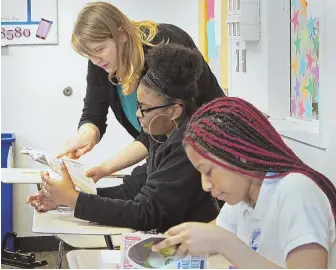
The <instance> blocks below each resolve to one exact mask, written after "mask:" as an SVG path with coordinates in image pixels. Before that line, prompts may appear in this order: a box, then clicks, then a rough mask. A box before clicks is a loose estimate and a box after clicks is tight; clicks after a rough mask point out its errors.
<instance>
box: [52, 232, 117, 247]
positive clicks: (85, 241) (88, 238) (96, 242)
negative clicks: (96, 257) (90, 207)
mask: <svg viewBox="0 0 336 270" xmlns="http://www.w3.org/2000/svg"><path fill="white" fill-rule="evenodd" d="M55 237H56V238H57V239H59V240H61V241H63V242H64V243H66V244H68V245H69V246H71V247H74V248H80V249H98V248H99V249H103V248H107V245H106V241H105V238H104V237H103V236H102V235H73V234H56V235H55ZM111 238H112V243H113V246H114V247H120V244H121V235H112V236H111Z"/></svg>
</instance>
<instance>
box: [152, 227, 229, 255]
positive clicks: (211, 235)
mask: <svg viewBox="0 0 336 270" xmlns="http://www.w3.org/2000/svg"><path fill="white" fill-rule="evenodd" d="M226 233H227V231H226V230H224V229H222V228H220V227H218V226H215V225H213V224H209V223H196V222H188V223H183V224H180V225H178V226H175V227H172V228H171V229H169V230H168V231H167V232H166V235H167V236H168V237H167V239H165V240H163V241H162V242H160V243H158V244H156V245H154V246H153V248H152V250H153V251H154V252H157V251H159V250H160V249H163V248H166V247H169V246H174V245H179V247H178V249H177V251H176V255H178V256H183V255H185V254H187V253H189V254H191V255H196V256H198V255H207V254H211V253H219V252H220V245H221V244H222V239H223V238H225V235H226Z"/></svg>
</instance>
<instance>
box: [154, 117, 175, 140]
mask: <svg viewBox="0 0 336 270" xmlns="http://www.w3.org/2000/svg"><path fill="white" fill-rule="evenodd" d="M162 115H164V116H167V117H169V115H167V114H158V115H156V116H155V117H153V119H152V120H151V121H150V122H149V125H148V134H149V135H150V136H151V137H152V139H153V140H154V141H155V142H157V143H160V144H164V143H165V142H159V141H158V140H156V139H155V138H154V137H153V136H152V134H151V132H150V127H151V124H152V122H153V120H154V119H155V118H156V117H158V116H162ZM173 121H174V124H175V126H176V131H177V130H178V125H177V123H176V121H175V119H173Z"/></svg>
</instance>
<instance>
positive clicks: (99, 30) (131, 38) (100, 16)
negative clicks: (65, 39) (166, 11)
mask: <svg viewBox="0 0 336 270" xmlns="http://www.w3.org/2000/svg"><path fill="white" fill-rule="evenodd" d="M120 28H121V29H122V30H123V31H125V33H126V34H127V36H128V40H127V42H126V43H125V44H124V48H123V53H122V55H121V53H120V48H119V47H118V42H116V46H117V59H116V73H115V74H111V73H110V74H109V80H110V81H111V82H112V81H113V77H114V76H116V78H117V80H118V82H119V83H120V84H122V85H123V93H124V94H125V95H128V94H131V93H132V92H133V91H134V90H135V89H134V87H132V86H134V85H135V84H136V83H138V81H139V79H140V76H141V73H142V71H143V68H144V65H145V56H144V50H143V45H148V46H153V45H152V44H151V41H152V40H153V38H154V37H155V36H156V34H157V33H158V24H157V23H156V22H153V21H138V22H136V21H131V20H129V19H128V18H127V17H126V16H125V15H124V14H123V13H122V12H121V11H120V10H119V9H117V8H116V7H115V6H113V5H112V4H109V3H105V2H92V3H89V4H87V5H86V6H85V7H84V8H83V9H82V11H81V12H80V13H79V15H78V17H77V21H76V23H75V27H74V30H73V33H72V38H71V45H72V47H73V48H74V50H75V51H76V52H77V53H79V54H81V55H83V56H85V57H88V56H91V55H95V54H96V52H94V51H92V50H91V49H90V48H89V46H88V43H89V42H101V41H105V40H107V39H111V38H113V39H116V40H117V39H118V35H119V32H120Z"/></svg>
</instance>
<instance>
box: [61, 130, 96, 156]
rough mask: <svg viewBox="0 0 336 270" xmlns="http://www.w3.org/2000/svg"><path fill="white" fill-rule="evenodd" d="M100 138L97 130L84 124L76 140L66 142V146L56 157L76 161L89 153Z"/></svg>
mask: <svg viewBox="0 0 336 270" xmlns="http://www.w3.org/2000/svg"><path fill="white" fill-rule="evenodd" d="M99 137H100V133H99V130H98V128H97V127H96V126H94V125H93V124H84V125H83V126H81V128H80V129H79V131H78V134H77V136H76V138H75V139H74V140H72V141H69V142H67V145H66V147H65V149H64V151H63V152H62V153H59V154H58V155H57V158H61V157H63V156H68V158H71V159H78V158H79V157H81V156H82V155H84V154H86V153H87V152H89V151H91V150H92V148H93V147H94V146H95V145H96V144H97V142H98V140H99Z"/></svg>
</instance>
